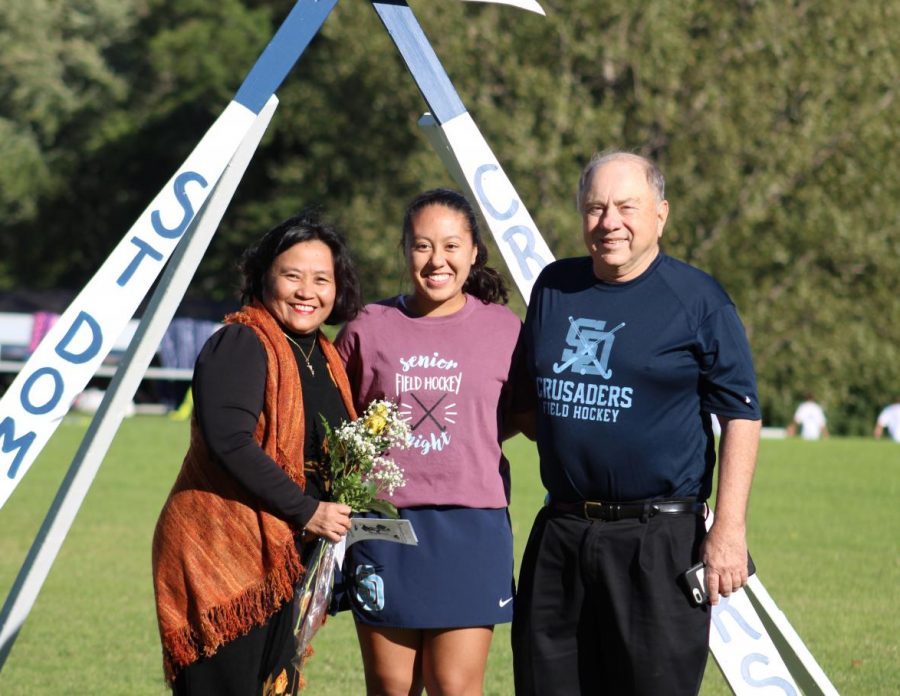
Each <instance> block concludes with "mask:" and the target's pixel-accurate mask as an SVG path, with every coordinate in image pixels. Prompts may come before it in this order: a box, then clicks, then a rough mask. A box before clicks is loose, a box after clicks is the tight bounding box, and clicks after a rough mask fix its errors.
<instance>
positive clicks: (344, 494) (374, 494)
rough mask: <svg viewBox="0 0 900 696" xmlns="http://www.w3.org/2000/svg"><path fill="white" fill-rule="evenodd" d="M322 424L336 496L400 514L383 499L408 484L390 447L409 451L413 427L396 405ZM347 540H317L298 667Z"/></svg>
mask: <svg viewBox="0 0 900 696" xmlns="http://www.w3.org/2000/svg"><path fill="white" fill-rule="evenodd" d="M322 422H323V424H324V426H325V441H326V442H325V444H326V450H327V457H328V462H327V465H328V470H329V471H330V473H331V491H332V500H333V501H334V502H337V503H344V504H345V505H349V506H350V507H351V508H352V509H353V511H354V512H367V511H370V510H371V511H375V512H380V513H381V514H383V515H384V516H385V517H392V518H396V517H398V513H397V508H396V507H394V505H392V504H391V503H390V502H388V501H387V500H384V499H383V498H381V497H380V496H383V495H392V494H393V493H394V491H395V490H397V489H398V488H402V487H403V486H404V485H406V480H405V479H404V477H403V470H402V469H401V468H400V467H399V466H397V464H396V463H395V462H394V460H393V459H390V458H389V457H387V456H386V453H387V451H388V450H389V449H391V448H399V449H405V448H406V447H407V441H408V439H409V434H410V430H409V425H408V423H407V422H406V421H403V420H401V418H400V416H399V413H398V410H397V405H396V404H395V403H393V402H391V401H373V402H372V403H371V404H369V406H368V407H367V408H366V410H365V412H364V413H363V414H362V415H361V416H360V417H359V418H358V419H357V420H355V421H350V422H349V423H346V422H345V423H343V424H342V425H341V426H340V427H338V428H336V429H332V428H331V426H330V425H329V424H328V423H327V422H326V421H325V419H324V418H323V419H322ZM343 543H344V542H343V541H341V542H338V543H335V542H331V541H328V540H327V539H320V540H319V541H318V542H317V545H316V548H315V549H314V550H313V554H312V557H311V559H310V561H309V564H308V565H307V569H306V577H305V578H304V579H303V583H302V584H301V586H300V588H299V589H298V591H297V594H298V597H299V615H298V617H297V622H296V624H295V628H294V635H295V637H296V639H297V658H296V660H295V664H296V666H297V668H298V670H299V668H300V667H301V666H302V664H303V662H304V660H305V658H306V657H307V654H308V653H309V650H308V646H309V643H310V641H311V640H312V637H313V635H314V634H315V632H316V631H317V630H318V628H319V626H321V625H322V622H323V621H324V617H325V612H326V610H327V609H328V605H329V603H330V602H331V594H332V583H333V581H334V567H335V554H336V551H337V547H338V545H340V544H343Z"/></svg>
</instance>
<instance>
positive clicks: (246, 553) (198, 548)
mask: <svg viewBox="0 0 900 696" xmlns="http://www.w3.org/2000/svg"><path fill="white" fill-rule="evenodd" d="M242 272H243V276H244V278H243V287H242V301H243V302H244V303H245V304H244V306H243V307H242V308H241V310H240V311H238V312H236V313H234V314H231V315H229V316H227V317H226V318H225V324H226V325H225V327H224V328H222V329H221V330H220V331H218V332H217V333H216V334H214V335H213V336H212V337H211V338H210V339H209V341H208V342H207V343H206V345H205V346H204V348H203V350H202V352H201V353H200V356H199V357H198V358H197V364H196V367H195V370H194V382H193V390H194V402H195V411H194V417H193V419H192V422H191V441H190V448H189V449H188V452H187V455H186V456H185V459H184V463H183V465H182V468H181V472H180V473H179V475H178V478H177V479H176V481H175V485H174V487H173V488H172V492H171V493H170V494H169V498H168V500H167V501H166V504H165V506H164V507H163V510H162V513H161V515H160V518H159V522H158V523H157V527H156V533H155V535H154V539H153V578H154V586H155V591H156V605H157V615H158V620H159V629H160V635H161V638H162V646H163V658H164V668H165V675H166V679H167V681H168V682H169V683H170V684H171V685H172V687H173V690H174V691H175V693H176V694H201V693H202V694H268V693H276V692H277V693H294V691H295V690H296V689H298V688H299V685H300V682H301V676H300V674H299V672H298V671H297V670H296V668H295V667H293V666H292V664H291V661H292V658H293V657H294V652H295V650H294V636H293V625H292V622H293V619H294V612H293V608H292V602H291V599H292V596H293V593H294V588H295V586H296V585H297V583H298V581H299V580H300V579H301V577H302V575H303V572H304V568H303V560H304V558H303V551H304V548H305V547H304V544H303V543H302V542H305V541H308V540H310V539H312V538H314V537H324V538H326V539H330V540H332V541H337V540H339V539H340V538H341V537H342V536H343V535H345V534H346V533H347V530H348V529H349V527H350V508H349V507H347V506H346V505H341V504H337V503H330V502H325V499H326V498H327V496H326V490H327V485H328V481H327V479H326V477H325V476H324V475H323V470H321V469H320V462H321V461H322V460H323V457H322V442H323V439H324V433H323V426H322V422H321V418H320V415H321V416H324V417H325V418H326V419H327V420H328V421H329V423H331V424H333V425H337V424H339V423H340V422H341V420H346V419H349V418H352V417H355V414H354V409H353V403H352V398H351V395H350V389H349V384H348V382H347V377H346V374H345V372H344V368H343V366H342V363H341V360H340V358H339V357H338V356H337V353H336V352H335V350H334V348H333V347H332V345H331V343H330V342H329V341H328V339H327V338H326V337H325V336H324V335H323V334H322V333H321V332H320V331H319V327H320V326H321V325H322V323H339V322H343V321H346V320H348V319H352V318H353V317H354V316H356V314H357V313H358V312H359V310H360V308H361V299H360V292H359V283H358V280H357V275H356V271H355V270H354V268H353V265H352V263H351V261H350V258H349V255H348V252H347V248H346V246H345V244H344V242H343V240H342V239H341V237H340V236H339V235H338V234H337V232H336V231H335V230H334V229H333V228H331V227H330V226H328V225H326V224H323V223H322V222H320V221H319V220H318V219H317V218H316V217H315V216H314V215H312V214H303V215H300V216H297V217H293V218H291V219H289V220H286V221H285V222H283V223H281V224H280V225H278V226H277V227H275V228H274V229H272V230H270V231H269V232H268V233H267V234H266V235H265V236H264V237H263V238H262V240H260V242H259V243H258V244H256V245H255V246H253V247H252V248H250V249H249V250H248V251H247V252H246V253H245V254H244V257H243V260H242Z"/></svg>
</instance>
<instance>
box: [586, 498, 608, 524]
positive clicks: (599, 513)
mask: <svg viewBox="0 0 900 696" xmlns="http://www.w3.org/2000/svg"><path fill="white" fill-rule="evenodd" d="M584 516H585V517H586V518H587V519H589V520H605V519H606V515H605V514H604V506H603V503H598V502H595V501H593V500H585V501H584Z"/></svg>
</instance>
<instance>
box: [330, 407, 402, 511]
mask: <svg viewBox="0 0 900 696" xmlns="http://www.w3.org/2000/svg"><path fill="white" fill-rule="evenodd" d="M322 423H323V424H324V426H325V440H326V447H327V456H328V465H329V467H330V470H331V486H332V499H333V500H334V501H335V502H338V503H344V504H345V505H349V506H350V507H351V508H352V509H353V511H354V512H367V511H370V510H371V511H374V512H380V513H381V514H382V515H385V516H387V517H392V518H396V517H397V516H398V513H397V508H396V507H395V506H394V505H393V504H392V503H390V502H388V501H387V500H384V499H383V497H382V496H385V495H388V496H390V495H393V493H394V491H395V490H397V489H398V488H402V487H403V486H404V485H405V484H406V480H405V479H404V477H403V469H401V468H400V467H399V466H397V464H396V463H395V462H394V460H393V459H391V458H389V457H387V456H386V454H387V452H388V450H390V449H391V448H399V449H405V448H406V447H407V441H408V439H409V425H408V424H407V423H406V422H405V421H403V420H401V419H400V417H399V415H398V412H397V405H396V404H394V403H393V402H390V401H373V402H372V403H371V404H369V406H368V407H367V408H366V410H365V412H364V413H363V414H362V415H361V416H360V417H359V418H358V419H356V420H355V421H351V422H349V423H343V424H342V425H341V426H340V427H338V428H336V429H333V428H331V426H330V425H329V424H328V423H327V421H325V419H324V418H323V419H322Z"/></svg>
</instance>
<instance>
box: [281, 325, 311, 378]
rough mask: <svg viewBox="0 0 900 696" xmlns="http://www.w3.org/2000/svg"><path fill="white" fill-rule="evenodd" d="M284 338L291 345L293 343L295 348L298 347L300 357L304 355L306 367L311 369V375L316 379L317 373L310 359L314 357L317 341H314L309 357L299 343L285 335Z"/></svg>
mask: <svg viewBox="0 0 900 696" xmlns="http://www.w3.org/2000/svg"><path fill="white" fill-rule="evenodd" d="M284 337H285V338H286V339H287V340H289V341H290V342H291V343H293V344H294V345H295V346H297V350H299V351H300V355H302V356H303V359H304V360H305V361H306V367H307V368H309V374H311V375H312V376H313V377H315V376H316V371H315V370H314V369H313V366H312V363H311V362H310V361H309V359H310V358H311V357H312V354H313V351H314V350H315V349H316V343H317V341H313V344H312V347H311V348H310V349H309V355H307V354H306V353H304V352H303V347H302V346H301V345H300V344H299V343H297V341H295V340H294V339H293V338H291V337H290V336H288V335H287V334H284Z"/></svg>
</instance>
